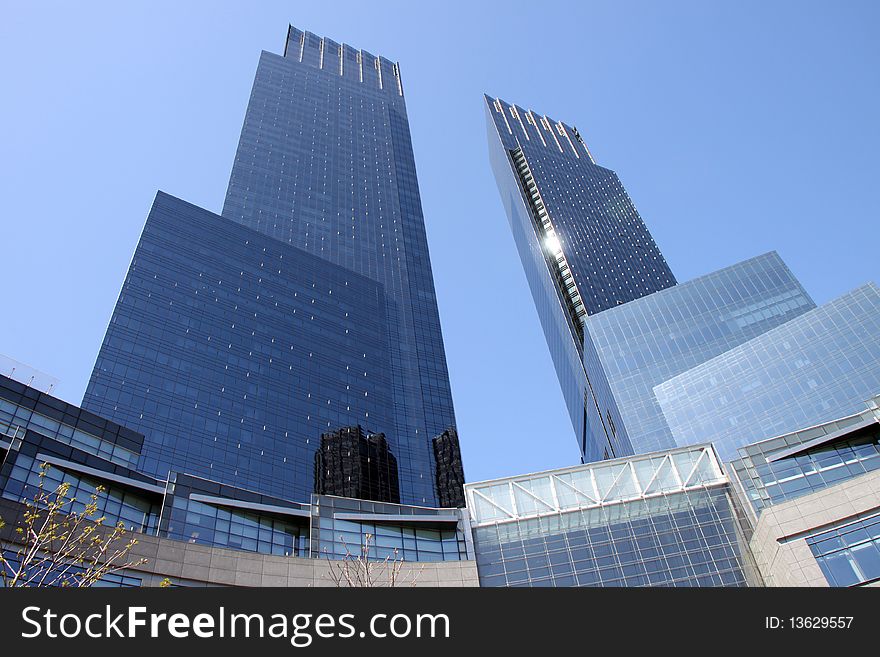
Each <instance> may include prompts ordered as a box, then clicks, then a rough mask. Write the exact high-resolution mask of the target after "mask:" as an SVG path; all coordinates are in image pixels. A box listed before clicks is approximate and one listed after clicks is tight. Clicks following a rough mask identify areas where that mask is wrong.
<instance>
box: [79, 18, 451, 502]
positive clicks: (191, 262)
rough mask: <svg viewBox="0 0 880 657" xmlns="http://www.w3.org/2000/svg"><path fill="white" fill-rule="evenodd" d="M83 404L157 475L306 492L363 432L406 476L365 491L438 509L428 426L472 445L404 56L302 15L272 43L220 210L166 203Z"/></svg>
mask: <svg viewBox="0 0 880 657" xmlns="http://www.w3.org/2000/svg"><path fill="white" fill-rule="evenodd" d="M83 407H84V408H87V409H90V410H93V411H94V412H96V413H99V414H101V415H103V416H105V417H108V418H111V419H118V421H120V422H121V423H124V424H125V425H126V426H129V427H131V428H133V429H135V430H137V431H139V432H142V433H143V434H144V435H145V440H144V445H143V451H142V456H141V463H140V469H141V470H143V471H144V472H146V473H148V474H151V475H153V476H156V477H160V478H164V477H165V476H166V475H167V472H168V470H170V469H174V470H176V471H180V472H187V473H191V474H193V475H197V476H201V477H206V478H208V479H211V480H216V481H220V482H222V483H227V484H232V485H235V486H239V487H243V488H250V489H254V490H258V491H260V492H261V493H265V494H269V495H275V496H278V497H280V498H283V499H289V500H293V501H298V502H308V501H309V499H310V498H309V496H310V494H311V493H312V492H313V491H314V490H315V478H316V476H318V477H320V478H321V479H322V480H323V482H324V483H323V484H322V485H326V486H332V485H337V484H341V483H342V482H340V481H339V480H340V478H344V477H345V474H344V473H345V472H346V470H345V467H346V466H345V464H344V463H343V464H340V468H341V469H340V471H339V472H337V473H333V472H317V473H316V471H315V469H316V468H320V467H324V466H326V464H327V463H329V462H330V460H328V459H315V451H316V450H317V449H318V447H319V445H321V443H322V440H323V441H324V442H325V443H328V444H327V445H326V448H327V449H328V450H331V449H333V446H332V445H330V444H329V442H328V441H330V442H332V441H333V440H334V436H340V435H343V434H344V435H358V436H362V437H363V439H364V440H365V441H366V440H369V441H371V443H370V444H373V445H375V444H381V445H382V447H383V449H385V448H386V447H387V451H389V452H390V456H389V457H387V458H384V459H383V461H382V462H383V464H384V465H383V466H382V467H386V468H391V467H394V464H396V468H397V472H396V473H380V476H381V477H382V478H383V481H386V482H393V485H391V484H386V485H384V487H383V486H379V487H378V488H377V487H376V486H375V485H374V484H365V485H364V489H365V490H367V489H370V490H379V489H382V490H386V491H392V490H393V491H395V492H396V493H395V495H399V499H396V498H395V499H385V500H384V501H386V502H394V503H404V504H419V505H426V506H437V505H438V490H437V485H436V481H435V480H436V479H437V476H438V474H440V473H438V471H437V465H438V464H437V463H436V462H435V461H436V459H435V452H436V449H438V446H437V444H435V438H437V439H438V440H440V441H442V445H441V447H440V449H441V451H442V453H443V454H444V459H443V461H444V463H447V462H451V463H452V464H453V465H455V466H456V467H457V468H460V457H459V456H458V449H457V437H456V436H457V434H456V432H455V431H454V428H455V416H454V412H453V407H452V396H451V392H450V385H449V377H448V372H447V368H446V359H445V354H444V349H443V339H442V336H441V332H440V321H439V315H438V310H437V302H436V298H435V294H434V284H433V279H432V275H431V265H430V258H429V255H428V246H427V240H426V235H425V225H424V218H423V216H422V209H421V202H420V198H419V189H418V183H417V180H416V171H415V163H414V159H413V152H412V144H411V141H410V133H409V126H408V121H407V114H406V104H405V99H404V91H403V84H402V81H401V77H400V69H399V67H398V65H397V64H395V63H393V62H391V61H389V60H388V59H386V58H384V57H377V56H374V55H372V54H370V53H368V52H366V51H362V50H357V49H354V48H352V47H350V46H348V45H340V44H338V43H335V42H333V41H331V40H330V39H324V38H320V37H317V36H315V35H314V34H311V33H308V32H302V31H300V30H297V29H296V28H293V27H291V28H290V29H289V31H288V35H287V41H286V45H285V49H284V55H283V56H280V55H276V54H272V53H268V52H263V53H262V55H261V57H260V62H259V66H258V68H257V73H256V79H255V82H254V86H253V91H252V94H251V98H250V102H249V103H248V108H247V112H246V115H245V119H244V127H243V128H242V133H241V139H240V142H239V146H238V150H237V153H236V155H235V161H234V164H233V167H232V174H231V177H230V182H229V188H228V192H227V195H226V201H225V204H224V207H223V212H222V215H216V214H213V213H211V212H208V211H206V210H203V209H201V208H197V207H195V206H192V205H190V204H187V203H185V202H183V201H181V200H178V199H175V198H173V197H170V196H168V195H165V194H162V193H160V194H159V196H157V199H156V202H155V203H154V206H153V209H152V211H151V212H150V216H149V219H148V220H147V224H146V226H145V229H144V233H143V236H142V238H141V241H140V243H139V245H138V248H137V252H136V253H135V256H134V259H133V260H132V264H131V267H130V270H129V273H128V275H127V277H126V279H125V283H124V285H123V288H122V291H121V293H120V296H119V301H118V303H117V306H116V309H115V311H114V313H113V316H112V318H111V322H110V326H109V328H108V330H107V334H106V337H105V339H104V343H103V345H102V347H101V351H100V354H99V356H98V359H97V362H96V364H95V368H94V371H93V373H92V377H91V380H90V382H89V386H88V389H87V391H86V395H85V398H84V401H83ZM340 430H348V431H347V432H340ZM380 434H381V435H382V437H381V439H380V438H379V435H380ZM322 436H325V438H322ZM450 436H452V437H455V441H456V445H455V446H454V449H452V452H451V453H453V454H452V457H450V456H449V454H450V447H449V441H450ZM337 451H339V450H337ZM348 451H351V450H348ZM355 451H357V450H355ZM346 453H348V452H346ZM353 458H356V459H360V455H356V456H354V457H353ZM337 461H338V459H336V460H333V462H334V463H336V462H337ZM319 462H320V463H319ZM334 477H336V481H335V483H334ZM447 479H448V477H447ZM392 497H394V495H392ZM448 497H449V496H448V495H447V498H448Z"/></svg>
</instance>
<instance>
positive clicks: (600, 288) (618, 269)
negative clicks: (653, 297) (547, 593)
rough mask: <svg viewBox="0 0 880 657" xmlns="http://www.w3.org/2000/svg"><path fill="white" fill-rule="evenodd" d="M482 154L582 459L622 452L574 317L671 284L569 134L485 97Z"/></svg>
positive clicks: (620, 198)
mask: <svg viewBox="0 0 880 657" xmlns="http://www.w3.org/2000/svg"><path fill="white" fill-rule="evenodd" d="M485 100H486V112H487V123H488V130H489V135H488V136H489V153H490V160H491V163H492V168H493V170H494V173H495V179H496V182H497V184H498V188H499V191H500V192H501V197H502V201H503V203H504V208H505V210H506V212H507V216H508V219H509V221H510V226H511V229H512V230H513V236H514V240H515V241H516V245H517V249H518V250H519V254H520V258H521V260H522V263H523V267H524V269H525V273H526V278H527V279H528V282H529V287H530V288H531V291H532V296H533V297H534V300H535V305H536V306H537V309H538V315H539V316H540V319H541V324H542V326H543V328H544V334H545V336H546V338H547V343H548V345H549V346H550V353H551V355H552V358H553V363H554V365H555V367H556V372H557V376H558V377H559V380H560V383H561V385H562V391H563V396H564V398H565V402H566V406H567V407H568V411H569V415H570V416H571V421H572V424H573V426H574V428H575V432H576V435H577V437H578V440H579V443H580V448H581V452H582V454H583V458H584V460H585V461H595V460H598V459H602V458H608V457H610V456H620V455H623V454H628V453H631V451H632V448H631V445H630V444H629V440H628V437H627V435H626V429H625V427H624V423H623V422H622V421H621V418H620V416H619V413H618V412H617V409H616V405H615V404H614V403H613V401H611V400H610V391H609V389H608V384H607V382H606V381H605V380H604V375H603V374H602V372H601V368H594V367H592V364H593V363H595V362H596V360H597V357H596V355H595V348H594V347H593V346H592V344H591V341H590V339H589V336H585V334H584V329H583V322H584V319H585V318H586V317H588V316H591V315H595V314H597V313H601V312H603V311H605V310H608V309H610V308H615V307H617V306H619V305H621V304H625V303H627V302H629V301H633V300H634V299H639V298H641V297H644V296H647V295H649V294H652V293H654V292H657V291H659V290H663V289H666V288H669V287H672V286H674V285H675V284H676V281H675V277H674V276H673V275H672V272H671V271H670V269H669V267H668V265H667V264H666V261H665V260H664V259H663V255H662V254H661V253H660V250H659V249H658V248H657V245H656V244H655V243H654V240H653V238H652V237H651V235H650V233H649V232H648V229H647V227H646V226H645V224H644V222H643V221H642V219H641V217H640V216H639V214H638V212H637V211H636V209H635V207H634V206H633V203H632V201H631V200H630V198H629V196H628V195H627V193H626V190H625V189H624V188H623V186H622V185H621V183H620V180H619V179H618V177H617V174H615V173H614V172H613V171H611V170H609V169H606V168H604V167H601V166H599V165H597V164H596V163H595V162H594V161H593V157H592V156H591V155H590V151H589V149H588V148H587V146H586V144H584V142H583V140H582V139H581V136H580V134H579V133H578V131H577V129H576V128H573V127H571V126H568V125H566V124H565V123H562V122H559V121H555V120H552V119H550V118H548V117H547V116H540V115H537V114H535V113H534V112H532V111H527V110H524V109H522V108H521V107H518V106H516V105H510V104H508V103H505V102H503V101H501V100H499V99H494V98H490V97H488V96H486V98H485Z"/></svg>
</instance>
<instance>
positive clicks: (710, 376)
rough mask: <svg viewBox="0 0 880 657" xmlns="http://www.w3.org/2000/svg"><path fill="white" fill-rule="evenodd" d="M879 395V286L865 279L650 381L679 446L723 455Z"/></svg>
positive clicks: (852, 410)
mask: <svg viewBox="0 0 880 657" xmlns="http://www.w3.org/2000/svg"><path fill="white" fill-rule="evenodd" d="M878 393H880V288H878V287H877V285H875V284H874V283H867V284H865V285H862V286H861V287H858V288H856V289H855V290H852V291H850V292H848V293H846V294H844V295H841V296H840V297H838V298H837V299H834V300H832V301H829V302H828V303H826V304H823V305H821V306H819V307H818V308H815V309H813V310H810V311H809V312H806V313H803V314H801V315H800V316H798V317H796V318H794V319H792V320H790V321H788V322H786V323H785V324H782V325H781V326H778V327H776V328H774V329H772V330H769V331H767V332H766V333H763V334H762V335H759V336H757V337H754V338H752V339H751V340H749V341H748V342H745V343H743V344H741V345H739V346H737V347H735V348H733V349H730V350H729V351H726V352H724V353H723V354H720V355H718V356H716V357H715V358H712V359H711V360H707V361H705V362H703V363H701V364H699V365H697V366H695V367H693V368H691V369H689V370H687V371H686V372H683V373H681V374H679V375H678V376H675V377H672V378H670V379H669V380H667V381H664V382H663V383H661V384H659V385H657V386H655V387H654V394H655V396H656V399H657V401H658V403H659V405H660V408H661V409H662V411H663V415H664V417H665V419H666V422H667V425H668V426H669V429H670V431H671V433H672V435H673V437H674V438H675V441H676V443H677V444H679V445H688V444H695V443H697V442H699V441H700V440H704V439H705V437H707V436H709V437H711V439H712V441H713V442H714V443H715V445H716V447H717V449H718V453H719V455H720V456H721V458H722V459H725V460H728V459H734V458H737V456H738V451H737V450H738V448H741V447H743V446H745V445H747V444H749V443H753V442H756V441H759V440H764V439H767V438H770V437H772V436H777V435H780V434H784V433H788V432H792V431H797V430H799V429H803V428H805V427H810V426H813V425H817V424H820V423H822V422H827V421H830V420H833V419H835V418H837V417H840V416H841V415H843V414H849V413H855V412H858V411H859V410H860V409H861V408H863V405H864V402H865V401H866V400H867V399H869V398H871V397H874V396H876V395H877V394H878Z"/></svg>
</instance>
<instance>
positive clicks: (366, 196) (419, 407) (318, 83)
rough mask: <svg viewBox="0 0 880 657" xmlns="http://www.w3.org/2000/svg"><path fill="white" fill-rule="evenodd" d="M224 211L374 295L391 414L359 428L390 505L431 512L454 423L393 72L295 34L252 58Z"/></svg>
mask: <svg viewBox="0 0 880 657" xmlns="http://www.w3.org/2000/svg"><path fill="white" fill-rule="evenodd" d="M223 216H224V217H226V218H228V219H230V220H232V221H236V222H238V223H241V224H243V225H245V226H248V227H250V228H252V229H254V230H256V231H259V232H261V233H263V234H265V235H269V236H271V237H273V238H275V239H276V240H278V241H280V242H283V243H285V244H288V245H290V246H293V247H296V248H298V249H301V250H303V251H305V252H307V253H310V254H312V255H313V256H315V257H317V258H321V259H322V260H325V261H328V262H331V263H334V264H336V265H338V266H339V267H341V268H345V269H346V270H348V271H351V272H352V273H353V274H359V275H361V276H363V277H365V278H367V279H370V280H372V281H375V283H376V284H377V285H381V286H382V289H383V290H384V294H385V296H384V310H383V313H384V315H385V322H386V326H387V331H386V335H385V338H386V344H387V345H388V350H389V354H388V359H387V360H386V362H385V363H384V364H383V366H382V372H381V373H380V372H378V371H377V370H375V369H374V370H373V372H372V373H371V374H370V376H376V375H381V376H383V377H386V378H387V379H388V380H389V381H390V389H391V411H392V416H391V418H390V421H389V422H388V423H387V425H386V426H380V425H379V424H378V423H376V422H370V423H369V426H365V429H369V430H371V431H373V432H382V433H384V434H385V436H386V438H387V440H388V442H389V444H390V445H391V449H392V451H393V452H394V455H395V457H396V458H397V461H398V465H399V469H400V493H401V501H402V502H404V503H409V504H423V505H429V506H433V505H436V491H435V486H434V483H433V482H434V461H433V452H432V444H431V439H432V438H433V437H434V436H437V435H440V434H441V433H442V432H443V431H445V430H446V429H448V428H450V427H452V426H454V424H455V417H454V413H453V408H452V396H451V392H450V386H449V376H448V372H447V368H446V357H445V353H444V349H443V339H442V335H441V331H440V319H439V314H438V310H437V301H436V297H435V294H434V282H433V278H432V275H431V261H430V256H429V254H428V244H427V239H426V235H425V223H424V217H423V215H422V208H421V200H420V196H419V189H418V181H417V178H416V170H415V161H414V158H413V150H412V142H411V139H410V132H409V124H408V119H407V113H406V103H405V99H404V95H403V84H402V81H401V79H400V69H399V67H398V65H397V64H395V63H393V62H391V61H389V60H388V59H386V58H384V57H377V56H374V55H372V54H370V53H368V52H366V51H363V50H357V49H355V48H352V47H351V46H348V45H340V44H338V43H335V42H334V41H332V40H330V39H325V38H320V37H317V36H315V35H314V34H311V33H309V32H301V31H300V30H297V29H296V28H291V29H290V31H289V33H288V39H287V44H286V47H285V54H284V56H283V57H282V56H278V55H274V54H271V53H267V52H264V53H262V55H261V57H260V62H259V66H258V67H257V74H256V78H255V80H254V86H253V90H252V93H251V98H250V102H249V103H248V108H247V113H246V115H245V119H244V127H243V128H242V133H241V140H240V142H239V145H238V151H237V152H236V155H235V162H234V164H233V167H232V174H231V176H230V181H229V188H228V192H227V195H226V202H225V204H224V206H223ZM334 294H335V292H334ZM339 374H340V375H342V374H343V373H342V372H340V373H339ZM331 397H332V396H331ZM334 403H336V400H334Z"/></svg>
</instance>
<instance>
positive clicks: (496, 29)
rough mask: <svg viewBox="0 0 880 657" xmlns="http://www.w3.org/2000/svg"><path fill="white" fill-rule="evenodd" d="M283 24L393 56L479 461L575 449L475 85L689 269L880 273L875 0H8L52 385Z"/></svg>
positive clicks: (76, 355)
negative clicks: (580, 142) (604, 173)
mask: <svg viewBox="0 0 880 657" xmlns="http://www.w3.org/2000/svg"><path fill="white" fill-rule="evenodd" d="M288 22H291V23H293V24H295V25H297V26H298V27H300V28H303V29H307V30H310V31H312V32H315V33H316V34H319V35H323V36H327V37H330V38H332V39H334V40H336V41H344V42H346V43H349V44H351V45H353V46H355V47H360V48H364V49H366V50H369V51H370V52H373V53H374V54H382V55H384V56H386V57H388V58H390V59H393V60H397V61H399V62H400V63H401V70H402V76H403V81H404V87H405V90H406V94H407V105H408V111H409V119H410V124H411V128H412V136H413V144H414V148H415V154H416V164H417V166H418V173H419V181H420V184H421V191H422V202H423V204H424V211H425V217H426V222H427V230H428V239H429V244H430V249H431V257H432V261H433V266H434V274H435V280H436V284H437V293H438V297H439V303H440V313H441V319H442V322H443V331H444V336H445V341H446V351H447V356H448V360H449V369H450V373H451V377H452V388H453V395H454V398H455V405H456V413H457V417H458V424H459V430H460V433H461V437H462V448H463V451H464V459H465V468H466V474H467V477H468V479H469V480H471V481H475V480H478V479H486V478H490V477H495V476H504V475H511V474H517V473H523V472H531V471H535V470H540V469H545V468H550V467H557V466H564V465H571V464H574V463H576V462H577V461H578V452H577V447H576V442H575V439H574V436H573V433H572V430H571V427H570V424H569V421H568V418H567V415H566V413H565V410H564V407H563V403H562V396H561V393H560V392H559V386H558V384H557V381H556V377H555V374H554V372H553V369H552V365H551V363H550V358H549V354H548V351H547V347H546V344H545V342H544V337H543V334H542V332H541V328H540V326H539V324H538V320H537V317H536V314H535V311H534V307H533V304H532V300H531V295H530V293H529V290H528V288H527V286H526V282H525V278H524V276H523V273H522V269H521V266H520V263H519V258H518V256H517V254H516V250H515V248H514V243H513V239H512V237H511V236H510V231H509V228H508V226H507V220H506V218H505V216H504V213H503V211H502V208H501V203H500V201H499V198H498V193H497V191H496V188H495V182H494V179H493V177H492V174H491V172H490V169H489V165H488V159H487V154H486V153H487V151H486V129H485V125H484V118H483V111H482V105H481V102H482V94H483V93H484V92H486V93H489V94H491V95H495V96H500V97H502V98H504V99H505V100H509V101H512V102H516V103H518V104H519V105H522V106H526V107H531V108H533V109H535V110H537V111H539V112H541V113H546V114H548V115H550V116H551V117H554V118H556V119H559V120H564V121H566V122H568V123H570V124H574V125H576V126H577V127H578V128H579V130H580V132H581V134H582V135H583V137H584V139H585V140H586V141H587V143H588V144H589V146H590V149H591V151H592V152H593V154H594V156H595V157H596V159H597V161H598V162H599V163H601V164H603V165H604V166H607V167H609V168H612V169H614V170H615V171H617V173H618V174H619V175H620V177H621V180H622V181H623V184H624V185H625V186H626V188H627V190H628V191H629V194H630V196H631V197H632V199H633V200H634V201H635V204H636V206H637V207H638V209H639V211H640V213H641V215H642V217H643V218H644V220H645V221H646V222H647V224H648V226H649V228H650V229H651V231H652V233H653V235H654V237H655V239H656V241H657V243H658V244H659V245H660V248H661V249H662V251H663V252H664V254H665V255H666V259H667V260H668V261H669V264H670V266H671V267H672V269H673V271H674V272H675V274H676V276H677V277H678V279H679V280H680V281H685V280H688V279H690V278H693V277H694V276H698V275H701V274H705V273H707V272H709V271H712V270H715V269H718V268H720V267H723V266H726V265H729V264H732V263H734V262H737V261H739V260H742V259H745V258H748V257H750V256H753V255H756V254H759V253H763V252H765V251H768V250H771V249H776V250H778V251H779V252H780V254H781V255H782V257H783V259H784V260H785V261H786V262H787V263H788V264H789V266H790V267H791V269H792V270H793V271H794V273H795V275H797V276H798V277H799V278H800V279H801V281H802V282H803V283H804V285H805V286H806V288H807V289H808V290H809V292H810V293H811V294H812V295H813V297H814V298H815V300H816V301H817V302H819V303H822V302H825V301H828V300H829V299H832V298H834V297H835V296H837V295H839V294H842V293H843V292H846V291H847V290H850V289H851V288H853V287H856V286H857V285H859V284H861V283H863V282H865V281H868V280H878V276H877V270H878V257H877V253H878V250H877V244H878V242H877V234H878V227H880V221H878V190H880V183H878V181H880V175H878V174H880V164H878V162H880V158H878V154H880V129H878V117H880V38H878V26H880V3H878V2H873V1H865V2H855V1H850V2H825V3H817V2H807V1H803V0H799V1H797V2H782V1H779V2H766V1H762V2H744V1H742V0H738V1H736V2H726V3H721V2H704V1H700V2H698V1H694V2H656V1H646V2H635V1H628V2H621V1H614V2H604V1H603V2H592V1H587V2H583V1H581V2H568V3H564V2H548V1H546V0H543V1H541V2H518V1H507V2H497V3H491V4H490V3H488V2H486V3H483V2H474V1H473V0H471V1H470V2H442V3H440V2H438V3H433V2H432V3H422V2H363V1H362V0H361V1H359V2H356V3H355V2H344V1H340V0H335V1H333V2H290V1H288V2H218V1H214V0H212V1H210V2H207V1H205V2H181V1H180V0H177V1H175V2H165V1H159V0H152V1H150V2H118V1H117V2H108V3H97V2H75V3H74V2H58V3H44V2H37V1H34V2H14V3H13V2H8V1H4V2H3V3H2V12H0V85H2V101H0V126H2V128H0V129H2V139H0V227H2V231H0V245H2V251H0V252H2V258H3V281H4V284H3V286H2V291H3V304H2V306H3V308H4V318H3V321H2V322H0V353H3V354H6V355H7V356H10V357H12V358H15V359H17V360H19V361H22V362H25V363H28V364H30V365H32V366H34V367H36V368H39V369H41V370H43V371H45V372H47V373H49V374H52V375H54V376H56V377H58V378H60V379H61V385H60V387H59V388H58V389H57V394H58V395H59V396H60V397H62V398H64V399H66V400H68V401H71V402H74V403H79V402H80V401H81V399H82V393H83V391H84V389H85V385H86V382H87V380H88V377H89V374H90V372H91V368H92V364H93V362H94V359H95V356H96V354H97V351H98V348H99V346H100V343H101V339H102V337H103V334H104V330H105V328H106V325H107V322H108V320H109V318H110V314H111V312H112V309H113V305H114V304H115V302H116V297H117V294H118V293H119V289H120V286H121V284H122V280H123V277H124V275H125V272H126V270H127V267H128V264H129V260H130V258H131V255H132V252H133V250H134V247H135V245H136V243H137V239H138V236H139V234H140V230H141V228H142V226H143V222H144V220H145V218H146V215H147V212H148V210H149V206H150V202H151V200H152V198H153V196H154V194H155V193H156V190H157V189H162V190H164V191H167V192H169V193H171V194H174V195H177V196H180V197H182V198H184V199H186V200H188V201H191V202H193V203H196V204H198V205H201V206H203V207H205V208H207V209H209V210H213V211H216V212H219V211H220V209H221V206H222V202H223V197H224V193H225V189H226V183H227V180H228V177H229V171H230V168H231V166H232V159H233V155H234V152H235V148H236V145H237V141H238V135H239V131H240V129H241V123H242V119H243V117H244V111H245V106H246V104H247V100H248V95H249V93H250V87H251V83H252V80H253V74H254V71H255V69H256V65H257V59H258V57H259V53H260V50H261V49H265V50H269V51H272V52H276V53H280V52H282V50H283V44H284V37H285V34H286V31H287V24H288Z"/></svg>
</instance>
